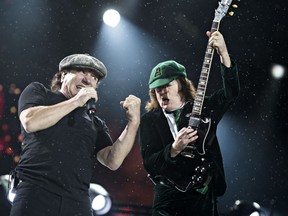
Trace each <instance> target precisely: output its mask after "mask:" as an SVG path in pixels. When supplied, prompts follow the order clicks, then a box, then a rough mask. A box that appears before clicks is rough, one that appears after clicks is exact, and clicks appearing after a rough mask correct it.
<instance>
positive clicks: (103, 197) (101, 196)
mask: <svg viewBox="0 0 288 216" xmlns="http://www.w3.org/2000/svg"><path fill="white" fill-rule="evenodd" d="M89 195H90V200H91V205H92V209H93V214H94V215H105V214H106V213H108V212H109V211H110V209H111V206H112V201H111V198H110V196H109V194H108V192H107V191H106V190H105V189H104V188H103V187H102V186H100V185H98V184H94V183H91V184H90V188H89Z"/></svg>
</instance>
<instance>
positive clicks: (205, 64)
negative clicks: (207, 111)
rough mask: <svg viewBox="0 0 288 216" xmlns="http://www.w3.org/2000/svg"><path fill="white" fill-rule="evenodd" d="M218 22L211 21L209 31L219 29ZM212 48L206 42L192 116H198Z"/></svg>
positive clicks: (205, 85)
mask: <svg viewBox="0 0 288 216" xmlns="http://www.w3.org/2000/svg"><path fill="white" fill-rule="evenodd" d="M219 25H220V22H216V21H213V23H212V27H211V33H213V32H214V31H217V30H218V29H219ZM213 54H214V48H213V47H211V46H210V45H209V43H208V44H207V48H206V52H205V57H204V61H203V64H202V69H201V73H200V78H199V82H198V86H197V90H196V96H195V99H194V104H193V108H192V116H195V117H200V116H201V112H202V107H203V102H204V97H205V92H206V88H207V83H208V78H209V74H210V68H211V63H212V59H213Z"/></svg>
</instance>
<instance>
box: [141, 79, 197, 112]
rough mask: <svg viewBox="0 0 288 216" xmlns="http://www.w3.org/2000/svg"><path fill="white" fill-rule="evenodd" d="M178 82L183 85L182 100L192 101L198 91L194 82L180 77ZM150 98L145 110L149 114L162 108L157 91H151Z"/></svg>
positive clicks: (180, 92)
mask: <svg viewBox="0 0 288 216" xmlns="http://www.w3.org/2000/svg"><path fill="white" fill-rule="evenodd" d="M176 80H177V81H178V82H179V83H180V85H181V90H180V91H179V94H180V97H181V99H182V100H184V101H192V100H193V99H194V98H195V95H196V90H195V87H194V84H193V83H192V81H191V80H189V79H188V78H186V77H182V76H180V77H178V78H177V79H176ZM149 96H150V100H149V101H148V102H147V104H146V106H145V110H146V111H148V112H149V111H153V110H156V109H158V108H159V107H160V105H159V103H158V101H157V98H156V93H155V89H150V90H149Z"/></svg>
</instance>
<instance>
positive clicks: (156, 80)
mask: <svg viewBox="0 0 288 216" xmlns="http://www.w3.org/2000/svg"><path fill="white" fill-rule="evenodd" d="M179 76H184V77H187V74H186V69H185V67H184V66H183V65H181V64H179V63H177V62H176V61H174V60H168V61H164V62H161V63H159V64H157V65H156V66H155V67H154V68H153V69H152V71H151V74H150V79H149V88H150V89H153V88H158V87H160V86H163V85H167V84H168V83H170V82H171V81H173V80H175V79H177V78H178V77H179Z"/></svg>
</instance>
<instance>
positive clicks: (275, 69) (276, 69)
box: [271, 64, 285, 79]
mask: <svg viewBox="0 0 288 216" xmlns="http://www.w3.org/2000/svg"><path fill="white" fill-rule="evenodd" d="M271 73H272V76H273V77H274V78H275V79H281V78H282V77H283V76H284V74H285V68H284V67H283V66H282V65H279V64H274V65H272V67H271Z"/></svg>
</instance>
